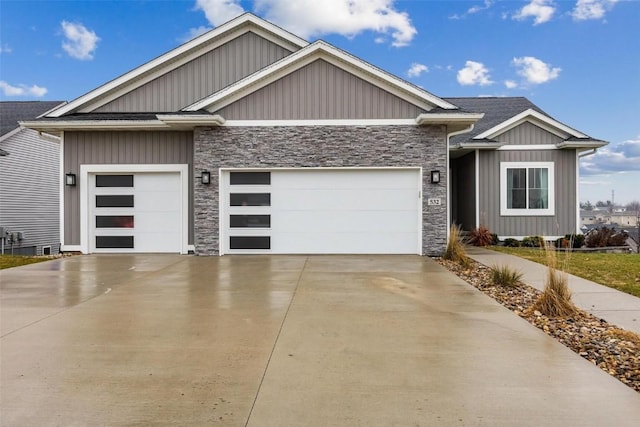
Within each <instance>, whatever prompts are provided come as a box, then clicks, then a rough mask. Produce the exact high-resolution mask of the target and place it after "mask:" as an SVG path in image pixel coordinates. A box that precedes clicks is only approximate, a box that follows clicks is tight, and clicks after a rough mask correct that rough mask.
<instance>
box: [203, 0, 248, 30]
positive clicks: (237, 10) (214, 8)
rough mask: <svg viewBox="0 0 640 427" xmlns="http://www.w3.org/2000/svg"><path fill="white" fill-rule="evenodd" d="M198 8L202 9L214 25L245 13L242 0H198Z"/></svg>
mask: <svg viewBox="0 0 640 427" xmlns="http://www.w3.org/2000/svg"><path fill="white" fill-rule="evenodd" d="M196 10H202V11H203V12H204V16H206V17H207V21H209V23H211V25H213V26H214V27H217V26H218V25H220V24H224V23H225V22H227V21H230V20H231V19H233V18H236V17H238V16H240V15H242V14H243V13H244V9H243V8H242V6H241V5H240V0H196Z"/></svg>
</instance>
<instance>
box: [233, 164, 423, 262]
mask: <svg viewBox="0 0 640 427" xmlns="http://www.w3.org/2000/svg"><path fill="white" fill-rule="evenodd" d="M222 189H223V191H222V197H221V204H222V209H221V213H222V215H221V216H222V218H221V232H222V233H221V246H222V247H221V249H222V252H223V253H281V254H295V253H301V254H338V253H344V254H420V251H421V246H422V245H421V219H422V215H421V176H420V170H419V169H296V170H277V169H276V170H230V171H224V172H223V174H222Z"/></svg>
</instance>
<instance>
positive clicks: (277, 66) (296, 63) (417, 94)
mask: <svg viewBox="0 0 640 427" xmlns="http://www.w3.org/2000/svg"><path fill="white" fill-rule="evenodd" d="M317 59H323V60H325V61H327V62H329V63H331V64H332V65H335V66H336V67H339V68H341V69H344V70H345V71H348V72H350V73H352V74H354V75H355V76H357V77H360V78H362V79H363V80H365V81H368V82H369V83H371V84H373V85H375V86H378V87H381V85H380V83H383V84H384V89H385V90H387V91H388V92H389V93H391V94H393V95H395V96H398V97H399V98H401V99H404V100H405V101H407V102H410V103H412V104H414V105H417V106H418V107H420V108H423V109H425V110H431V109H433V108H434V106H435V107H441V108H444V109H457V107H456V106H455V105H453V104H450V103H448V102H446V101H444V100H442V99H440V98H438V97H437V96H435V95H432V94H430V93H428V92H426V91H424V90H421V89H419V88H417V87H415V86H413V85H411V84H409V83H407V82H405V81H403V80H401V79H399V78H397V77H395V76H392V75H390V74H387V73H385V72H383V71H382V70H380V69H378V68H376V67H374V66H373V65H370V64H368V63H366V62H364V61H362V60H360V59H358V58H356V57H354V56H351V55H349V54H347V53H345V52H343V51H341V50H339V49H337V48H335V47H333V46H331V45H329V44H327V43H325V42H323V41H321V40H319V41H316V42H314V43H313V44H311V45H309V46H307V47H305V48H302V49H300V50H299V51H297V52H294V53H292V54H291V55H289V56H287V57H285V58H283V59H281V60H280V61H278V62H275V63H273V64H271V65H269V66H267V67H265V68H263V69H262V70H260V71H257V72H256V73H254V74H252V75H250V76H248V77H245V78H244V79H242V80H240V81H238V82H236V83H234V84H232V85H230V86H227V87H226V88H224V89H222V90H220V91H218V92H216V93H215V94H213V95H211V96H208V97H206V98H204V99H202V100H200V101H198V102H196V103H194V104H191V105H189V106H188V107H186V108H184V109H183V110H184V111H198V110H203V109H206V110H208V111H217V110H219V109H221V108H224V107H226V106H227V105H229V104H232V103H233V102H235V101H237V100H239V99H241V98H243V97H245V96H247V95H249V94H250V93H252V92H254V91H257V90H259V89H261V88H263V87H265V86H267V85H269V84H270V83H273V82H274V81H276V80H278V79H280V78H282V77H284V76H286V75H288V74H290V73H292V72H294V71H297V70H299V69H300V68H302V67H304V66H306V65H308V64H310V63H311V62H313V61H315V60H317ZM345 65H346V67H345Z"/></svg>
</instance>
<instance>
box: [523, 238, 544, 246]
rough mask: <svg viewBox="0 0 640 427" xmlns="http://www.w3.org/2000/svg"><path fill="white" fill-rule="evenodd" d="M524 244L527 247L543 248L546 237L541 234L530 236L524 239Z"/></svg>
mask: <svg viewBox="0 0 640 427" xmlns="http://www.w3.org/2000/svg"><path fill="white" fill-rule="evenodd" d="M522 246H524V247H525V248H543V247H544V239H543V238H542V237H541V236H528V237H525V238H524V239H522Z"/></svg>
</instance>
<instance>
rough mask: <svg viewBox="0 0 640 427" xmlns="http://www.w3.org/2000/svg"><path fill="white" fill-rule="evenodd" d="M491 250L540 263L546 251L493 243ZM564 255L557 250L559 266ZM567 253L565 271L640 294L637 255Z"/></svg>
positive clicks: (543, 262)
mask: <svg viewBox="0 0 640 427" xmlns="http://www.w3.org/2000/svg"><path fill="white" fill-rule="evenodd" d="M491 249H493V250H495V251H498V252H504V253H508V254H511V255H516V256H519V257H521V258H524V259H528V260H531V261H535V262H538V263H540V264H545V261H546V258H545V253H544V251H543V250H540V249H529V248H506V247H502V246H492V247H491ZM565 256H566V255H565V254H564V253H558V264H559V265H563V261H564V257H565ZM568 256H569V264H568V268H567V272H568V273H570V274H573V275H574V276H579V277H582V278H585V279H587V280H591V281H592V282H596V283H600V284H601V285H605V286H608V287H610V288H615V289H618V290H620V291H622V292H626V293H628V294H631V295H635V296H637V297H640V255H638V254H603V253H584V252H571V253H569V254H568Z"/></svg>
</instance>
